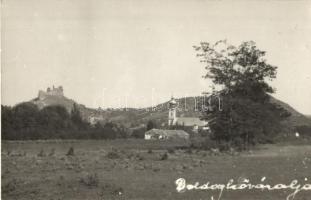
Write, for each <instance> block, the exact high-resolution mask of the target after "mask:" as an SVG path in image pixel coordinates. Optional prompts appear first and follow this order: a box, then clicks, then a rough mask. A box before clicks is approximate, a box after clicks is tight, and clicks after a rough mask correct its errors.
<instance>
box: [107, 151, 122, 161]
mask: <svg viewBox="0 0 311 200" xmlns="http://www.w3.org/2000/svg"><path fill="white" fill-rule="evenodd" d="M120 157H121V156H120V155H119V154H118V152H117V151H116V150H112V151H109V152H108V153H107V158H109V159H119V158H120Z"/></svg>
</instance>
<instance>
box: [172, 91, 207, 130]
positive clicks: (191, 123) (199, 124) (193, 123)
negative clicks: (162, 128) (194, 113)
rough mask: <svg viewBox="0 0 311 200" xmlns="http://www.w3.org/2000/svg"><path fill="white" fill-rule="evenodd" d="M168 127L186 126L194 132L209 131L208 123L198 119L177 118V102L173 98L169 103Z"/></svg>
mask: <svg viewBox="0 0 311 200" xmlns="http://www.w3.org/2000/svg"><path fill="white" fill-rule="evenodd" d="M168 104H169V105H168V106H169V111H168V126H177V125H180V126H185V127H192V130H193V131H195V132H198V130H199V129H204V130H206V129H208V122H206V121H204V120H201V119H200V118H198V117H177V107H178V103H177V101H176V100H175V99H174V98H173V97H172V98H171V100H170V101H169V102H168Z"/></svg>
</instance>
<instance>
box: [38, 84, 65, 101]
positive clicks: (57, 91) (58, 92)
mask: <svg viewBox="0 0 311 200" xmlns="http://www.w3.org/2000/svg"><path fill="white" fill-rule="evenodd" d="M47 96H64V90H63V86H59V87H57V88H56V87H54V85H53V88H50V87H48V88H47V89H46V91H43V90H39V94H38V98H39V99H40V100H43V99H45V98H46V97H47Z"/></svg>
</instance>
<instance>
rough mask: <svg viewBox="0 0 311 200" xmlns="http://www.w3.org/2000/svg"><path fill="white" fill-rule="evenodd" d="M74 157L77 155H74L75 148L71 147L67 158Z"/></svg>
mask: <svg viewBox="0 0 311 200" xmlns="http://www.w3.org/2000/svg"><path fill="white" fill-rule="evenodd" d="M74 155H75V153H74V148H73V147H70V148H69V150H68V152H67V154H66V156H74Z"/></svg>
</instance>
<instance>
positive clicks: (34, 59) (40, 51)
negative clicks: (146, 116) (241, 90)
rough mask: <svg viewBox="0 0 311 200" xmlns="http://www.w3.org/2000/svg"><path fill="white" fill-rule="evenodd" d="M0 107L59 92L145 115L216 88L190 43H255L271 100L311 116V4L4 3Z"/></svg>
mask: <svg viewBox="0 0 311 200" xmlns="http://www.w3.org/2000/svg"><path fill="white" fill-rule="evenodd" d="M1 6H2V12H1V13H2V17H1V20H2V21H1V22H2V24H1V72H2V74H1V90H2V94H1V102H2V104H4V105H12V106H13V105H15V104H16V103H19V102H22V101H28V100H30V99H33V98H35V97H36V96H37V94H38V90H45V89H46V88H47V87H52V86H53V85H55V86H59V85H62V86H63V88H64V93H65V96H66V97H68V98H71V99H74V100H75V101H77V102H79V103H82V104H85V105H86V106H88V107H92V108H97V107H102V108H107V107H145V106H151V105H156V104H157V103H162V102H164V101H167V100H169V99H170V97H171V96H172V95H173V96H174V97H183V96H193V95H200V94H201V93H202V92H204V91H208V90H210V86H211V82H210V81H209V80H206V79H203V78H202V76H203V75H204V74H205V69H204V65H203V64H202V63H200V62H199V59H198V58H197V57H196V56H195V54H196V52H195V51H194V49H193V47H192V46H193V45H199V43H200V42H201V41H204V42H210V43H214V42H216V41H218V40H221V39H227V41H228V43H231V44H233V45H239V44H240V43H241V42H243V41H248V40H253V41H255V42H256V44H257V46H258V48H259V49H261V50H264V51H266V52H267V55H266V59H267V62H268V63H270V64H272V65H275V66H278V75H277V78H276V79H275V80H274V81H273V82H272V83H271V84H272V86H273V87H274V88H275V89H276V93H275V94H274V96H275V97H277V98H278V99H280V100H282V101H284V102H286V103H288V104H290V105H291V106H292V107H294V108H295V109H297V110H298V111H299V112H301V113H303V114H311V37H310V35H311V1H302V0H301V1H230V0H228V1H224V0H223V1H219V0H211V1H203V0H192V1H186V0H171V1H164V0H157V1H155V0H154V1H153V0H150V1H142V0H122V1H121V0H54V1H50V0H27V1H22V0H2V5H1Z"/></svg>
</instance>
